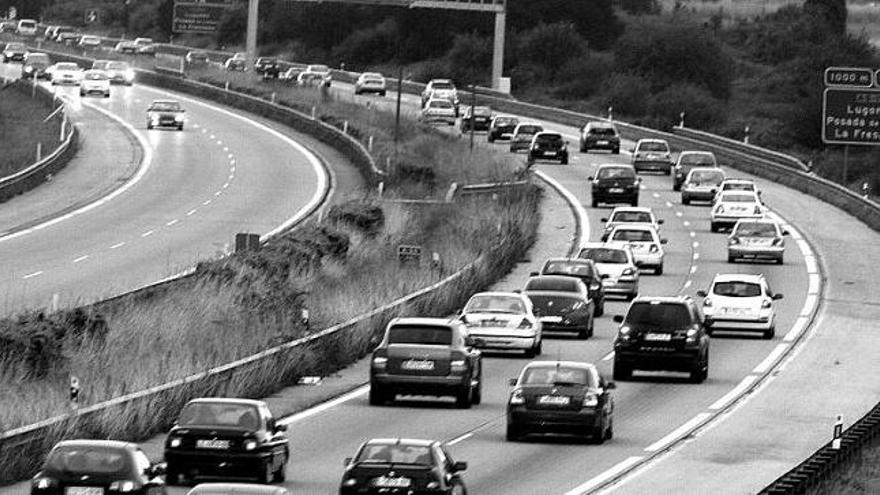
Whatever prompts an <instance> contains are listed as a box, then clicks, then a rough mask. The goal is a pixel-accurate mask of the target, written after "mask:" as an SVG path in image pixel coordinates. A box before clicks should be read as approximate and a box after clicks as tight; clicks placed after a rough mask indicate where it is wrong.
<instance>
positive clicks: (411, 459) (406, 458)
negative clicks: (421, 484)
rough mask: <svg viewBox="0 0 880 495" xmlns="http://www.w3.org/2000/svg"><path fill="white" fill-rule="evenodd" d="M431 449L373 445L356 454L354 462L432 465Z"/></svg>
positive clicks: (414, 446)
mask: <svg viewBox="0 0 880 495" xmlns="http://www.w3.org/2000/svg"><path fill="white" fill-rule="evenodd" d="M432 459H433V458H432V456H431V449H430V448H429V447H428V446H427V445H405V444H399V443H398V444H387V443H373V444H367V445H365V446H364V448H363V449H361V451H360V452H358V455H357V458H355V462H357V463H368V464H388V463H392V462H393V463H395V464H418V465H422V466H431V465H433V464H434V462H433V460H432Z"/></svg>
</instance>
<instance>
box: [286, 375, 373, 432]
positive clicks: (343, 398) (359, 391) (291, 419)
mask: <svg viewBox="0 0 880 495" xmlns="http://www.w3.org/2000/svg"><path fill="white" fill-rule="evenodd" d="M369 391H370V386H369V385H362V386H360V387H358V388H356V389H354V390H352V391H351V392H348V393H347V394H343V395H340V396H339V397H337V398H335V399H333V400H329V401H327V402H324V403H321V404H318V405H317V406H315V407H310V408H308V409H306V410H304V411H300V412H298V413H296V414H292V415H290V416H287V417H286V418H282V419H280V420H279V421H278V423H280V424H282V425H290V424H292V423H296V422H299V421H302V420H304V419H307V418H310V417H312V416H314V415H316V414H320V413H322V412H324V411H326V410H328V409H332V408H334V407H336V406H338V405H339V404H342V403H343V402H348V401H350V400H351V399H354V398H355V397H360V396H361V395H364V394H365V393H367V392H369Z"/></svg>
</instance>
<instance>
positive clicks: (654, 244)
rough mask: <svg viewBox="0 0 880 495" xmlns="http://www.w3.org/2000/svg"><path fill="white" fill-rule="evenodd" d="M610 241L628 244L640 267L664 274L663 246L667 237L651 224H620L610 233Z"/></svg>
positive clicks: (657, 273) (656, 273) (664, 254)
mask: <svg viewBox="0 0 880 495" xmlns="http://www.w3.org/2000/svg"><path fill="white" fill-rule="evenodd" d="M606 242H609V243H618V242H619V243H623V244H628V245H629V247H630V249H631V250H632V253H633V257H635V260H636V266H637V267H639V268H640V269H644V268H647V269H649V270H654V274H655V275H663V258H664V257H665V256H666V253H665V251H664V250H663V246H664V245H665V244H666V242H667V241H666V239H662V238H660V234H658V233H657V231H656V230H655V229H654V227H652V226H650V225H636V224H630V225H618V226H616V227H614V228H613V229H611V232H609V233H608V240H607V241H606Z"/></svg>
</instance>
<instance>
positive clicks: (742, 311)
mask: <svg viewBox="0 0 880 495" xmlns="http://www.w3.org/2000/svg"><path fill="white" fill-rule="evenodd" d="M723 312H724V314H726V315H744V314H746V313H747V312H748V311H747V310H746V309H745V308H723Z"/></svg>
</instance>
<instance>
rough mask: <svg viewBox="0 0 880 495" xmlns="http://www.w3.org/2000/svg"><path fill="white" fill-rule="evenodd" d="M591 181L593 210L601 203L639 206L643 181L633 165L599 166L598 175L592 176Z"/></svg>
mask: <svg viewBox="0 0 880 495" xmlns="http://www.w3.org/2000/svg"><path fill="white" fill-rule="evenodd" d="M589 180H590V186H591V192H592V205H593V208H597V207H598V206H599V203H629V204H630V205H632V206H638V204H639V188H640V186H641V184H642V180H641V178H639V177H638V176H637V175H636V170H635V168H633V166H632V165H622V164H606V165H599V168H598V169H597V170H596V175H595V176H590V177H589Z"/></svg>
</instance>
